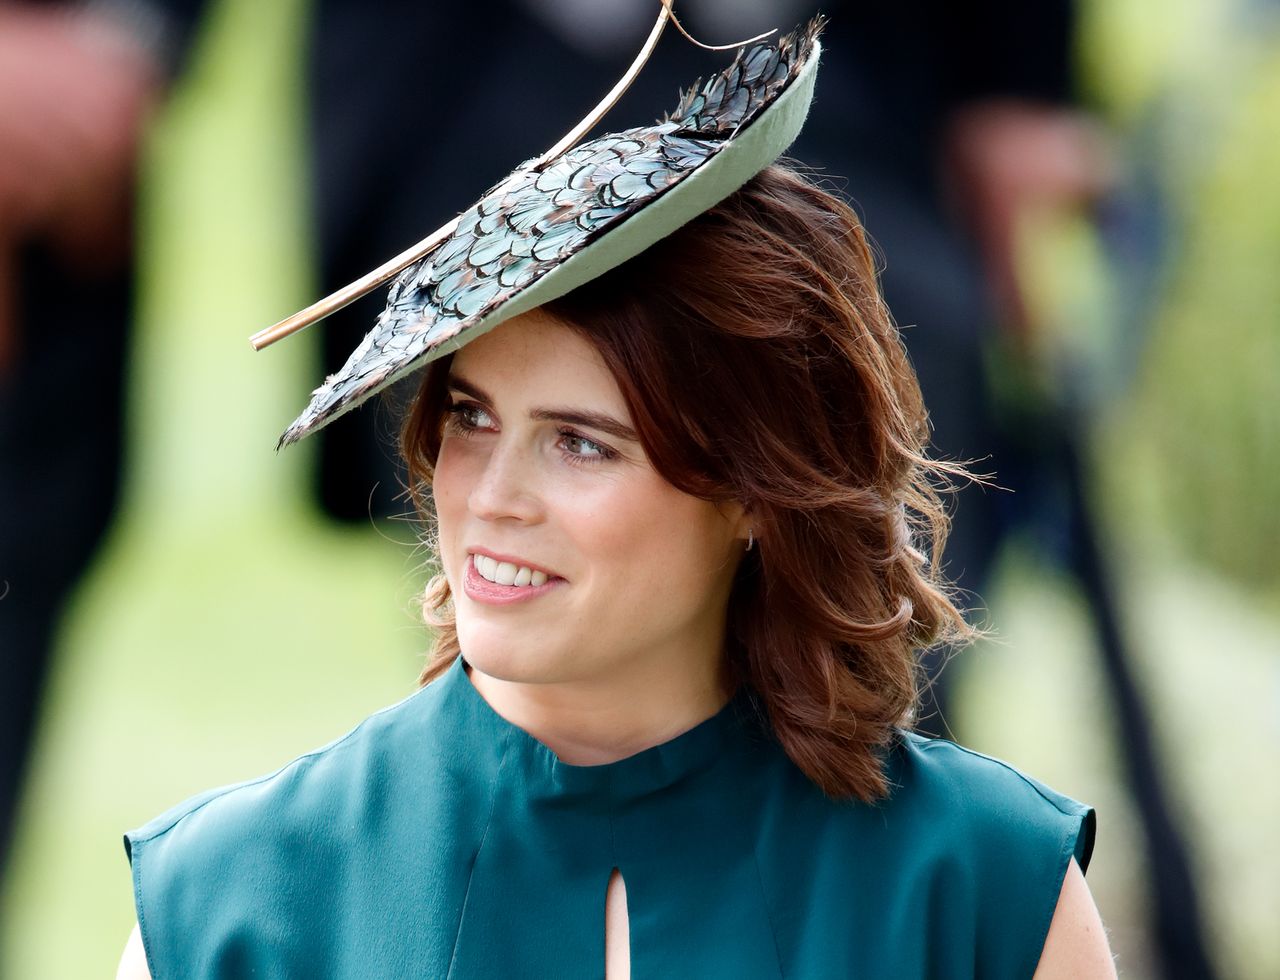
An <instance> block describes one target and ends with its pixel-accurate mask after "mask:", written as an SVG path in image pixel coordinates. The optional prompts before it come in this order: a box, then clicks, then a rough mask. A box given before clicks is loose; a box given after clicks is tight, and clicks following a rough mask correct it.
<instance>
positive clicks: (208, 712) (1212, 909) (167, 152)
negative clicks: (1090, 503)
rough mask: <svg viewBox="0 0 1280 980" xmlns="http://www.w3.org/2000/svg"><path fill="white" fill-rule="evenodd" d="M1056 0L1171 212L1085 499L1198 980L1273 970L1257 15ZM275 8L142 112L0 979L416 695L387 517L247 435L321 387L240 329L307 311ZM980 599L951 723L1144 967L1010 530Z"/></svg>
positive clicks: (1110, 284) (240, 27) (1264, 271)
mask: <svg viewBox="0 0 1280 980" xmlns="http://www.w3.org/2000/svg"><path fill="white" fill-rule="evenodd" d="M1085 11H1086V16H1085V29H1084V31H1083V35H1082V38H1081V48H1080V57H1081V59H1082V61H1083V64H1084V65H1085V68H1086V76H1087V77H1088V79H1089V81H1090V87H1091V97H1092V99H1093V102H1094V104H1095V106H1096V107H1097V108H1098V110H1099V111H1100V112H1101V113H1102V115H1103V117H1104V118H1105V119H1107V120H1108V121H1109V122H1110V123H1111V124H1112V125H1113V126H1114V128H1115V130H1116V132H1117V134H1118V137H1119V138H1120V139H1121V141H1122V143H1123V144H1124V145H1126V146H1128V147H1129V148H1130V149H1131V150H1132V152H1133V153H1134V154H1135V156H1136V157H1140V159H1141V160H1142V162H1143V165H1144V166H1145V167H1147V168H1148V169H1149V170H1150V171H1151V173H1152V174H1154V176H1155V178H1156V179H1157V180H1158V182H1159V184H1160V186H1161V187H1162V189H1163V190H1164V191H1165V192H1166V193H1167V195H1168V200H1169V201H1170V202H1171V204H1172V214H1171V215H1170V232H1171V237H1170V239H1169V241H1170V244H1171V249H1172V251H1171V259H1170V262H1169V264H1168V269H1167V271H1166V273H1165V275H1164V276H1163V277H1162V278H1161V280H1160V281H1159V282H1158V283H1157V284H1156V299H1155V302H1154V312H1153V314H1152V316H1151V317H1150V318H1149V319H1148V321H1147V325H1146V326H1145V327H1144V329H1145V330H1147V331H1148V333H1147V336H1146V338H1145V346H1144V347H1143V349H1142V351H1141V355H1140V357H1139V359H1138V361H1137V363H1136V371H1135V372H1134V373H1132V374H1131V375H1130V374H1129V373H1127V372H1121V373H1122V374H1123V376H1122V377H1120V378H1119V379H1118V380H1117V381H1116V383H1115V384H1113V385H1112V386H1111V388H1110V389H1109V390H1108V391H1107V393H1106V396H1105V398H1104V399H1103V400H1102V401H1101V402H1100V403H1099V404H1100V405H1101V408H1100V410H1098V411H1097V412H1096V413H1095V414H1094V415H1093V421H1092V423H1091V426H1092V428H1091V436H1092V439H1091V446H1092V450H1093V457H1094V459H1093V461H1094V463H1095V464H1096V466H1095V471H1096V486H1095V492H1096V494H1097V497H1098V500H1099V502H1100V503H1101V505H1102V506H1103V508H1104V513H1105V517H1106V524H1107V534H1108V538H1109V541H1110V544H1111V545H1112V548H1113V552H1114V555H1113V557H1114V559H1115V561H1116V563H1117V571H1118V573H1119V574H1118V576H1117V577H1118V579H1119V583H1120V592H1121V597H1122V600H1123V602H1124V608H1125V615H1126V623H1125V626H1126V629H1127V630H1128V632H1129V635H1130V637H1131V639H1132V640H1133V643H1134V648H1135V652H1136V654H1137V655H1138V657H1139V659H1140V663H1141V667H1142V668H1143V677H1142V679H1143V683H1144V686H1145V688H1146V690H1147V692H1148V694H1149V696H1150V698H1151V699H1152V702H1153V705H1154V708H1155V712H1156V722H1157V727H1158V735H1159V738H1160V743H1161V745H1162V747H1163V750H1164V752H1165V753H1166V755H1167V758H1168V760H1169V762H1170V765H1171V771H1170V774H1169V775H1170V779H1171V782H1172V784H1173V788H1174V790H1175V792H1176V795H1177V797H1178V802H1179V803H1180V805H1181V806H1182V807H1183V812H1184V815H1185V821H1184V824H1183V827H1182V829H1183V831H1184V833H1185V835H1186V837H1187V838H1188V840H1189V841H1190V842H1191V844H1192V845H1193V847H1194V854H1193V857H1194V860H1195V865H1196V870H1197V871H1198V873H1199V875H1200V880H1201V882H1202V889H1203V896H1202V897H1203V899H1204V902H1205V905H1206V912H1207V915H1208V917H1209V929H1210V936H1211V941H1212V943H1213V946H1214V949H1215V951H1216V953H1217V955H1218V956H1219V958H1220V962H1221V964H1222V969H1223V975H1224V976H1230V977H1242V978H1255V977H1256V978H1264V977H1275V976H1280V938H1278V937H1280V930H1277V928H1276V925H1277V923H1280V845H1278V844H1277V843H1276V833H1275V832H1276V828H1278V827H1280V562H1278V561H1277V559H1276V557H1275V554H1276V546H1277V542H1278V541H1280V509H1278V508H1277V501H1280V453H1278V452H1277V451H1276V449H1277V446H1278V445H1280V421H1278V418H1280V381H1278V380H1277V378H1278V375H1280V329H1278V327H1280V322H1278V321H1280V313H1278V312H1277V311H1280V181H1277V177H1278V176H1280V31H1278V26H1280V18H1278V17H1277V15H1278V14H1280V7H1278V6H1277V5H1276V4H1273V3H1272V4H1266V3H1223V2H1215V0H1182V2H1178V3H1172V4H1165V3H1159V2H1157V0H1091V2H1089V3H1087V4H1086V5H1085ZM305 16H306V8H305V3H304V2H303V0H280V2H275V3H270V4H263V3H258V2H254V0H222V2H220V3H219V4H218V5H217V9H216V10H215V12H214V16H213V17H212V18H211V20H210V22H209V24H208V25H207V29H206V31H205V33H204V36H203V39H202V41H201V43H200V45H199V48H198V51H197V53H196V59H195V62H194V64H193V66H192V71H191V72H190V73H189V75H188V76H187V78H186V79H185V80H184V82H183V84H182V86H181V89H180V90H179V92H178V93H177V95H176V97H175V98H174V100H173V101H172V103H171V104H170V105H169V107H168V108H167V110H166V112H165V113H164V117H163V119H162V120H161V121H160V124H159V125H158V127H157V128H156V131H155V133H154V137H153V140H152V146H151V152H150V160H149V171H148V172H149V177H148V180H147V182H146V187H145V199H144V208H143V213H144V218H143V224H144V228H143V234H144V243H145V244H144V255H143V292H142V313H141V324H140V330H139V332H138V335H137V341H136V344H137V346H136V355H135V358H134V361H133V373H132V379H131V385H132V423H131V424H132V437H133V441H132V452H131V457H130V461H129V471H128V478H127V486H126V493H125V507H124V510H123V513H122V515H121V519H120V520H119V522H118V523H117V526H116V528H115V530H114V532H113V534H112V535H111V537H110V539H109V541H108V544H107V547H106V548H105V549H104V550H103V552H102V553H101V555H100V556H99V559H98V561H97V564H96V567H95V569H94V571H93V573H92V574H91V576H90V577H89V578H88V580H87V581H86V582H85V583H84V584H83V586H82V588H81V590H80V592H79V594H78V597H77V599H76V602H75V605H74V608H73V610H72V614H71V615H70V616H69V617H68V619H67V621H66V623H65V627H64V630H63V633H62V637H61V652H60V656H59V658H58V660H57V664H56V673H55V677H54V680H53V685H52V690H51V695H50V700H49V703H48V706H47V707H48V710H47V712H46V715H45V718H44V727H43V731H42V735H41V741H40V746H39V752H38V758H37V760H36V765H35V768H34V772H33V779H32V783H31V786H30V792H29V793H28V798H27V800H26V806H25V810H24V813H23V818H22V827H21V830H20V836H19V840H18V842H17V850H16V861H15V867H14V869H13V874H12V875H11V876H10V880H9V882H8V883H7V892H6V894H5V896H4V904H3V913H4V915H3V946H2V948H3V957H4V960H3V963H0V969H3V971H4V972H3V975H4V976H12V977H90V976H104V975H106V976H110V975H112V973H113V971H114V969H115V963H116V960H117V958H118V956H119V952H120V949H121V948H122V946H123V943H124V940H125V937H126V936H127V934H128V931H129V928H130V926H131V924H132V921H133V910H132V902H131V892H130V883H129V875H128V869H127V863H126V861H125V857H124V852H123V848H122V846H121V843H120V835H121V833H122V831H123V830H124V829H126V828H129V827H133V826H136V825H138V824H140V823H142V822H144V821H145V820H146V819H148V818H150V817H151V816H153V815H154V814H156V813H157V812H159V811H161V810H163V809H165V808H167V807H168V806H170V805H171V804H173V803H175V802H177V801H179V800H180V799H182V798H185V797H186V796H188V795H190V794H192V793H194V792H196V791H199V790H202V789H205V788H207V787H209V786H212V785H216V784H220V783H226V782H232V781H236V780H239V779H242V778H247V777H249V776H252V775H257V774H259V773H262V772H264V771H268V770H270V769H273V768H275V767H277V766H279V765H281V764H283V763H284V762H286V761H288V760H289V759H290V758H291V757H293V756H294V755H296V754H298V753H300V752H302V751H304V750H307V749H309V748H312V747H314V746H315V745H317V744H320V743H323V742H327V741H329V740H330V739H332V738H334V737H337V736H338V735H340V734H342V733H343V732H344V731H345V730H346V729H347V728H349V727H350V726H351V725H353V724H354V723H355V722H356V721H358V720H359V719H360V718H361V717H363V716H364V715H365V714H367V713H368V712H370V711H372V710H373V709H375V708H377V707H380V706H382V705H384V704H386V703H389V702H391V701H393V700H396V699H398V698H399V697H401V696H403V695H404V694H405V693H407V692H408V691H410V690H411V689H412V688H413V686H414V679H415V677H416V673H417V669H418V665H419V662H420V656H421V653H422V651H423V650H424V649H425V647H426V643H427V638H426V635H425V633H424V632H423V630H422V628H421V627H420V626H419V625H418V621H417V619H416V613H415V610H414V604H413V594H414V592H415V590H417V589H418V588H420V586H421V584H422V580H423V574H422V563H423V561H424V555H423V554H422V553H421V551H420V550H419V549H417V548H415V547H414V546H413V545H412V543H411V537H412V533H411V532H412V529H411V528H409V527H407V526H392V527H378V528H373V527H369V528H365V529H363V530H355V531H348V530H342V529H338V528H335V527H333V526H331V525H329V524H327V523H325V522H323V521H321V520H320V519H319V518H318V517H317V516H316V515H315V513H314V512H313V511H312V509H311V507H310V505H309V504H308V503H307V502H306V501H305V499H304V497H303V494H302V481H303V477H304V464H305V462H306V454H307V453H308V452H309V449H308V447H306V446H305V445H304V446H302V447H299V448H295V449H291V450H289V451H288V452H286V453H284V454H281V455H276V454H274V453H273V452H272V445H273V441H274V438H275V435H276V433H277V432H279V431H280V430H281V429H282V428H283V427H284V425H285V423H286V422H287V421H288V420H289V419H290V418H292V417H293V414H294V411H295V409H297V408H299V407H300V406H301V405H302V403H303V400H304V396H305V393H306V392H307V391H308V390H309V389H310V388H311V387H312V385H313V384H314V382H315V381H316V379H317V378H318V377H319V373H320V372H319V369H318V367H317V361H316V357H315V354H314V348H313V346H312V338H308V337H306V336H305V335H304V336H303V337H301V338H297V339H295V340H292V341H290V342H289V343H286V344H283V345H280V346H279V347H276V348H271V349H270V350H269V351H267V352H265V353H261V354H256V355H255V354H253V353H252V352H251V351H250V349H249V347H248V344H247V343H246V337H247V335H248V334H249V333H250V332H252V331H253V330H254V329H256V328H258V327H260V326H262V325H265V324H268V323H270V322H272V321H274V320H275V319H277V318H278V317H279V316H280V315H281V314H283V313H287V312H289V311H291V310H293V309H295V308H296V307H298V306H300V305H302V304H303V303H304V302H306V301H308V300H309V299H310V298H312V292H313V290H312V289H311V286H310V281H309V271H308V270H309V268H310V264H311V256H310V255H309V253H308V244H307V243H308V234H307V227H306V224H305V220H306V219H305V217H304V214H305V210H304V197H303V186H304V181H303V177H302V173H303V170H302V167H303V160H302V153H301V136H302V134H301V132H300V131H299V129H298V127H299V125H300V124H299V120H300V119H301V118H302V114H301V110H300V106H301V92H300V90H299V88H298V85H299V81H298V79H299V71H298V69H299V63H300V55H301V51H300V40H301V37H302V31H301V29H300V28H301V25H302V23H303V19H304V18H305ZM872 231H873V233H874V229H872ZM1028 268H1029V273H1030V275H1031V276H1032V279H1033V281H1034V282H1035V283H1036V288H1037V291H1038V294H1039V295H1040V296H1041V297H1042V300H1043V302H1044V304H1045V306H1046V308H1047V309H1048V310H1050V312H1051V317H1050V318H1051V319H1053V318H1056V319H1057V320H1058V321H1059V322H1062V323H1064V324H1066V325H1067V326H1068V327H1070V328H1074V327H1078V326H1079V323H1080V320H1079V318H1080V317H1082V316H1084V315H1088V316H1090V317H1091V320H1090V322H1091V323H1092V322H1096V323H1100V324H1103V325H1104V327H1105V325H1107V324H1113V325H1114V324H1120V323H1123V318H1122V317H1119V316H1116V315H1113V314H1114V308H1115V307H1117V306H1118V305H1122V304H1123V300H1124V293H1125V290H1126V288H1127V285H1128V284H1127V283H1125V282H1123V281H1120V282H1117V281H1116V277H1115V276H1114V275H1110V274H1109V270H1108V268H1107V262H1106V259H1105V257H1104V256H1103V254H1102V253H1101V252H1100V251H1099V249H1098V248H1097V246H1096V242H1094V241H1092V239H1091V237H1090V233H1089V231H1088V229H1087V228H1084V229H1082V228H1080V227H1074V226H1071V225H1069V224H1068V225H1062V226H1060V227H1054V228H1049V229H1045V230H1044V234H1043V235H1042V236H1041V237H1040V238H1039V239H1038V240H1037V242H1036V244H1035V247H1034V248H1032V249H1031V250H1030V252H1029V255H1028ZM1094 334H1097V336H1094ZM1094 334H1090V333H1089V332H1088V331H1085V330H1083V329H1081V330H1075V329H1068V330H1065V331H1064V332H1063V333H1062V334H1061V335H1060V340H1061V341H1062V342H1063V343H1064V344H1066V345H1067V346H1070V344H1071V343H1075V344H1076V345H1077V346H1079V345H1080V340H1079V338H1080V337H1081V336H1088V337H1090V338H1092V339H1090V340H1089V341H1088V345H1086V346H1090V345H1091V347H1090V350H1088V351H1084V352H1083V353H1081V355H1080V356H1082V357H1085V358H1088V357H1093V358H1094V359H1095V363H1097V364H1101V365H1104V366H1105V365H1106V364H1109V363H1115V362H1116V360H1117V359H1118V357H1119V355H1118V354H1117V351H1120V350H1122V349H1123V348H1124V346H1125V344H1126V340H1125V338H1123V337H1117V336H1116V335H1115V334H1114V331H1113V332H1112V333H1110V334H1108V332H1107V330H1105V329H1102V330H1101V331H1094ZM1104 373H1105V372H1104ZM987 598H988V602H989V605H990V607H991V611H992V621H993V623H994V624H995V626H996V629H997V631H998V638H997V639H996V640H995V641H993V642H989V643H986V644H984V645H983V646H982V647H980V648H977V649H974V650H972V651H970V652H968V653H966V654H965V655H964V656H963V657H962V658H961V659H960V660H959V661H958V662H957V663H956V665H955V666H954V667H953V668H952V669H955V670H957V671H958V672H959V676H960V684H961V687H962V694H961V698H962V706H963V714H962V716H961V717H960V718H959V719H958V721H959V725H958V726H957V727H958V728H959V730H960V732H961V733H962V734H963V736H964V738H965V740H966V741H967V742H968V743H969V744H971V745H973V746H974V747H976V748H978V749H980V750H983V751H986V752H990V753H992V754H995V755H999V756H1002V757H1004V758H1007V759H1009V760H1010V761H1012V762H1014V763H1015V764H1017V765H1020V766H1022V767H1024V768H1026V769H1028V770H1030V771H1031V772H1032V773H1034V774H1035V775H1036V776H1038V777H1039V778H1041V779H1042V780H1044V781H1045V782H1048V783H1050V784H1051V785H1054V786H1055V787H1057V788H1059V789H1061V790H1063V791H1064V792H1067V793H1069V794H1071V795H1073V796H1076V797H1078V798H1081V799H1085V800H1088V801H1090V802H1092V803H1094V804H1095V805H1096V806H1097V807H1098V809H1099V813H1100V818H1101V823H1100V837H1099V842H1098V846H1097V851H1096V853H1095V859H1094V865H1093V869H1092V870H1091V872H1090V876H1089V877H1090V881H1091V883H1092V886H1093V888H1094V891H1095V894H1096V896H1097V898H1098V902H1099V905H1100V907H1101V910H1102V912H1103V916H1104V918H1105V920H1106V922H1107V924H1108V927H1109V929H1110V931H1111V935H1112V942H1113V946H1114V948H1115V950H1116V952H1117V953H1118V955H1119V957H1120V960H1119V962H1120V968H1121V972H1122V974H1123V975H1125V976H1129V977H1144V976H1151V975H1154V974H1153V968H1152V965H1151V958H1150V954H1149V951H1148V948H1147V937H1146V935H1145V932H1144V929H1145V919H1144V913H1143V910H1144V907H1145V903H1146V897H1145V896H1144V895H1143V894H1142V882H1143V872H1142V867H1141V860H1142V857H1141V846H1140V842H1139V839H1138V836H1137V831H1136V827H1135V825H1134V817H1133V814H1132V809H1131V805H1130V802H1129V800H1128V797H1127V795H1126V792H1125V789H1124V787H1123V785H1122V784H1121V783H1120V782H1119V780H1118V778H1117V773H1116V762H1115V756H1116V752H1115V748H1114V745H1113V742H1112V734H1113V732H1112V719H1111V717H1110V711H1111V707H1110V704H1109V701H1108V700H1107V698H1106V696H1105V693H1104V692H1103V689H1102V686H1101V680H1100V677H1099V675H1098V671H1097V666H1096V664H1097V658H1096V654H1095V653H1094V649H1093V641H1092V636H1091V633H1090V630H1089V626H1088V622H1087V620H1086V619H1085V617H1084V615H1083V612H1082V606H1081V603H1080V601H1079V599H1078V597H1077V596H1076V593H1075V590H1074V586H1073V585H1072V584H1071V583H1070V582H1069V581H1067V580H1065V579H1064V578H1062V576H1061V575H1060V574H1059V573H1057V572H1055V571H1053V570H1052V569H1051V568H1049V567H1047V566H1046V565H1045V564H1044V563H1043V562H1042V561H1041V560H1040V559H1039V558H1038V557H1037V552H1036V550H1035V549H1034V548H1032V547H1030V546H1029V545H1027V546H1019V545H1018V544H1017V543H1016V542H1015V543H1014V545H1013V546H1011V547H1010V548H1009V549H1008V552H1007V554H1006V555H1005V556H1004V559H1003V561H1002V571H1001V574H1000V576H999V581H998V583H997V587H996V588H995V589H994V590H993V592H992V594H991V595H990V596H988V597H987Z"/></svg>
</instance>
